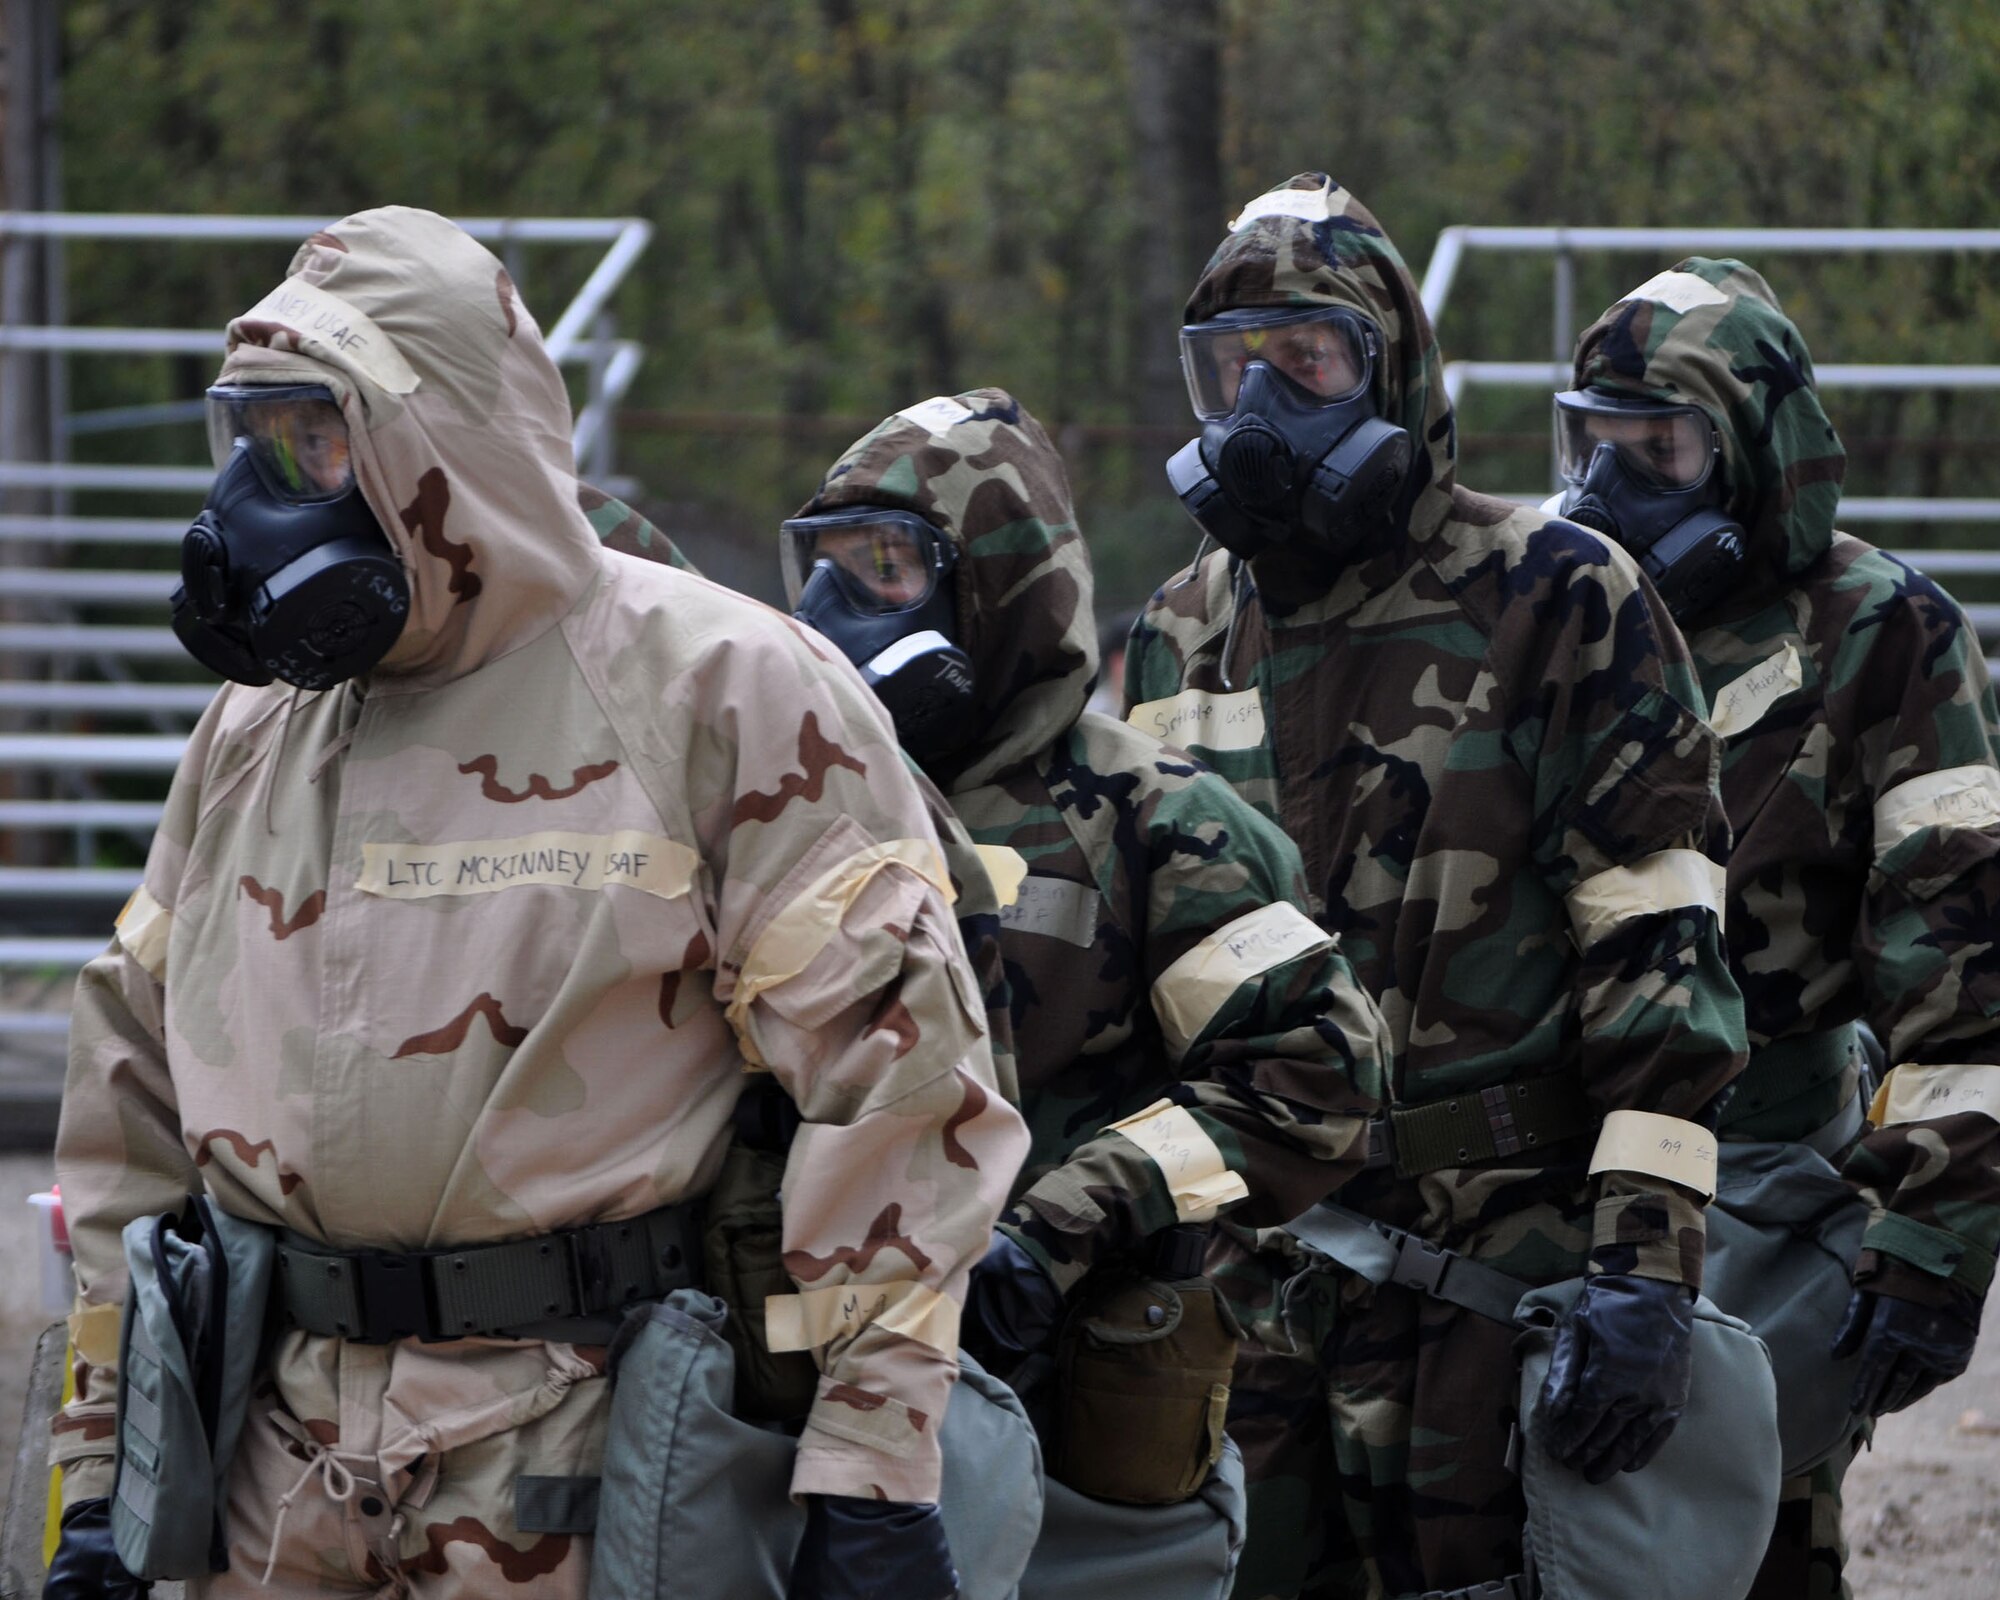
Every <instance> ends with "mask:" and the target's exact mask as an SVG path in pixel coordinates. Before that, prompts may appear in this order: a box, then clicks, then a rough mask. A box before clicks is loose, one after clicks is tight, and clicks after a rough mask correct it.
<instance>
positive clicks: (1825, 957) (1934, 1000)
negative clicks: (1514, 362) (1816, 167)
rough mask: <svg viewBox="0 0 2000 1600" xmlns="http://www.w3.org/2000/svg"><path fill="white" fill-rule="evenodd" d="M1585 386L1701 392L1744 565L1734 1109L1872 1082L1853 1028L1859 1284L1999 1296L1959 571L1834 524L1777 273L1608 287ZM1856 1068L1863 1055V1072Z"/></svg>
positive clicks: (1984, 776)
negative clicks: (1830, 1040) (1918, 566)
mask: <svg viewBox="0 0 2000 1600" xmlns="http://www.w3.org/2000/svg"><path fill="white" fill-rule="evenodd" d="M1576 382H1577V384H1578V385H1579V386H1585V385H1588V386H1593V387H1597V388H1601V389H1605V390H1608V391H1610V392H1613V393H1622V394H1628V395H1639V396H1644V397H1647V398H1650V399H1657V400H1671V401H1674V402H1676V403H1683V404H1693V405H1697V406H1699V407H1701V408H1702V410H1703V411H1704V412H1706V413H1707V414H1708V416H1709V418H1710V420H1711V421H1712V422H1713V423H1714V426H1715V429H1716V432H1717V434H1718V436H1719V438H1720V441H1721V446H1722V454H1723V460H1722V470H1723V471H1724V473H1725V474H1726V481H1727V484H1728V489H1729V504H1730V507H1731V509H1732V511H1733V512H1734V513H1735V515H1736V516H1737V517H1738V518H1739V519H1740V520H1741V521H1742V523H1743V526H1744V528H1745V530H1746V533H1747V535H1748V548H1749V553H1750V565H1751V578H1750V581H1749V582H1748V583H1747V584H1746V585H1744V586H1743V588H1742V589H1741V590H1740V591H1739V595H1738V598H1737V599H1735V600H1734V601H1732V602H1731V603H1729V604H1728V605H1727V606H1726V607H1725V608H1723V609H1722V610H1721V611H1720V612H1719V613H1718V614H1717V615H1715V616H1713V617H1710V618H1704V619H1702V620H1701V622H1700V623H1699V624H1698V625H1697V626H1696V627H1695V628H1694V629H1692V630H1691V631H1690V633H1689V635H1688V642H1689V644H1690V646H1691V647H1692V648H1693V651H1694V656H1695V663H1696V665H1697V667H1698V668H1699V669H1700V672H1701V676H1702V683H1703V687H1704V688H1705V689H1706V690H1707V691H1708V699H1709V704H1710V705H1711V706H1712V707H1713V715H1712V718H1711V720H1712V722H1713V723H1714V726H1715V729H1716V732H1717V733H1718V734H1719V735H1720V736H1721V738H1722V741H1723V758H1722V794H1723V801H1724V803H1725V804H1726V805H1727V807H1728V810H1729V821H1730V826H1731V828H1732V829H1733V831H1734V833H1735V848H1734V851H1733V853H1732V855H1731V856H1730V861H1729V903H1728V911H1727V916H1726V930H1727V935H1728V940H1729V955H1730V964H1731V966H1732V968H1733V969H1734V971H1735V974H1736V980H1737V983H1738V984H1739V985H1740V986H1741V988H1742V991H1743V1003H1744V1009H1745V1013H1746V1016H1747V1020H1748V1024H1749V1035H1750V1043H1751V1050H1752V1054H1751V1059H1750V1066H1749V1068H1748V1070H1747V1071H1746V1072H1745V1073H1744V1076H1743V1079H1742V1081H1741V1082H1740V1083H1739V1084H1738V1086H1737V1089H1736V1092H1735V1094H1734V1096H1733V1097H1732V1099H1731V1100H1730V1102H1729V1104H1728V1105H1727V1107H1726V1108H1725V1111H1724V1114H1723V1126H1724V1129H1725V1131H1727V1132H1730V1133H1734V1134H1738V1135H1740V1136H1743V1137H1753V1138H1767V1139H1788V1138H1799V1137H1802V1136H1804V1135H1806V1134H1808V1133H1810V1132H1812V1131H1814V1130H1815V1129H1816V1128H1818V1127H1819V1126H1820V1125H1821V1124H1823V1123H1825V1122H1827V1121H1828V1120H1829V1119H1830V1118H1831V1117H1832V1116H1833V1115H1834V1113H1835V1112H1836V1111H1838V1110H1839V1109H1840V1107H1841V1105H1842V1104H1843V1103H1844V1102H1845V1100H1846V1098H1847V1097H1849V1096H1851V1095H1852V1093H1853V1092H1854V1081H1853V1080H1854V1073H1853V1071H1852V1069H1851V1067H1847V1064H1846V1059H1845V1053H1844V1052H1842V1051H1841V1050H1839V1049H1838V1048H1835V1049H1832V1050H1829V1049H1827V1048H1825V1047H1824V1044H1823V1042H1822V1041H1824V1040H1825V1039H1826V1038H1827V1037H1828V1036H1829V1035H1830V1034H1832V1035H1834V1036H1835V1037H1837V1034H1836V1032H1835V1030H1839V1029H1842V1028H1844V1026H1845V1025H1846V1024H1847V1023H1849V1022H1851V1021H1853V1020H1854V1019H1855V1018H1857V1017H1858V1018H1860V1019H1861V1020H1863V1021H1865V1022H1867V1023H1869V1024H1870V1025H1871V1026H1872V1027H1873V1028H1874V1029H1875V1031H1876V1033H1877V1034H1878V1035H1879V1036H1880V1038H1881V1039H1882V1041H1883V1044H1884V1045H1885V1046H1886V1048H1887V1050H1888V1058H1889V1061H1890V1062H1891V1063H1892V1064H1896V1070H1895V1071H1894V1072H1893V1073H1892V1074H1891V1075H1890V1078H1889V1081H1888V1083H1887V1085H1886V1086H1885V1087H1884V1089H1883V1092H1882V1093H1881V1095H1880V1096H1879V1097H1878V1098H1877V1100H1876V1103H1875V1106H1874V1108H1873V1120H1874V1122H1875V1124H1876V1126H1875V1128H1874V1129H1873V1130H1872V1131H1871V1132H1869V1134H1868V1135H1867V1137H1866V1138H1865V1139H1864V1140H1863V1141H1862V1143H1861V1145H1860V1146H1859V1147H1858V1148H1857V1149H1856V1150H1855V1151H1854V1153H1853V1154H1852V1156H1851V1157H1850V1158H1849V1160H1848V1163H1847V1172H1848V1175H1849V1176H1850V1177H1851V1178H1852V1179H1853V1180H1854V1181H1855V1182H1856V1183H1858V1184H1859V1185H1860V1186H1861V1187H1862V1189H1863V1190H1864V1192H1866V1193H1867V1195H1868V1197H1869V1199H1870V1200H1871V1202H1872V1203H1873V1204H1874V1206H1875V1207H1876V1214H1875V1217H1874V1220H1873V1222H1872V1223H1871V1225H1870V1227H1869V1229H1868V1233H1867V1236H1866V1241H1865V1244H1866V1253H1865V1254H1864V1256H1863V1258H1862V1262H1861V1267H1860V1271H1859V1274H1858V1276H1859V1279H1860V1281H1862V1282H1864V1283H1873V1284H1875V1285H1876V1286H1877V1287H1880V1288H1885V1289H1889V1290H1891V1291H1892V1292H1894V1293H1897V1294H1901V1295H1904V1296H1905V1297H1906V1298H1912V1299H1918V1300H1924V1301H1927V1302H1930V1303H1934V1304H1935V1303H1938V1302H1940V1301H1943V1300H1945V1299H1947V1298H1961V1299H1969V1300H1971V1301H1973V1302H1975V1303H1976V1301H1977V1300H1978V1298H1979V1297H1980V1296H1983V1295H1984V1293H1985V1291H1986V1288H1987V1284H1988V1281H1989V1280H1990V1279H1991V1277H1992V1273H1993V1255H1994V1248H1995V1245H1996V1244H1997V1243H2000V924H1996V917H2000V769H1996V766H1995V754H1996V738H1995V729H1994V704H1993V692H1992V689H1991V686H1990V685H1989V683H1988V679H1987V671H1986V663H1985V661H1984V660H1983V659H1982V658H1981V655H1980V651H1979V641H1978V638H1977V636H1976V635H1975V634H1974V632H1973V630H1972V627H1971V625H1970V624H1969V623H1968V622H1967V621H1966V618H1965V615H1964V613H1963V612H1961V611H1960V610H1959V609H1958V607H1957V606H1956V605H1955V604H1954V603H1953V602H1952V601H1951V599H1950V598H1949V597H1948V596H1947V595H1946V594H1945V593H1944V592H1943V591H1942V590H1941V589H1939V588H1938V586H1937V585H1936V584H1934V583H1932V582H1931V581H1930V580H1929V579H1928V578H1926V577H1924V576H1923V574H1921V573H1919V572H1917V571H1915V570H1913V569H1912V568H1910V567H1909V566H1906V565H1905V564H1904V563H1903V562H1901V561H1898V560H1896V559H1895V557H1893V556H1889V555H1885V554H1884V553H1883V552H1882V551H1880V550H1877V549H1874V548H1873V547H1872V546H1870V545H1867V544H1864V543H1863V542H1862V541H1861V540H1859V539H1855V538H1851V537H1849V536H1848V535H1847V534H1844V533H1839V532H1836V531H1835V530H1834V526H1833V521H1834V513H1835V508H1836V506H1837V504H1838V501H1839V498H1840V484H1841V478H1842V475H1843V472H1844V470H1845V466H1846V454H1845V452H1844V451H1843V450H1842V449H1841V445H1840V440H1839V438H1838V436H1837V435H1836V434H1835V433H1834V430H1833V427H1832V425H1831V424H1830V423H1829V422H1828V420H1827V416H1826V413H1825V411H1824V410H1822V409H1821V406H1820V401H1819V395H1818V392H1817V390H1816V389H1815V387H1814V384H1813V372H1812V359H1811V357H1810V356H1809V355H1808V354H1807V352H1806V347H1805V343H1804V341H1803V340H1802V339H1801V338H1800V336H1799V332H1798V329H1797V328H1796V327H1794V326H1793V325H1792V323H1791V321H1790V320H1789V319H1788V318H1787V317H1786V316H1785V315H1784V313H1783V312H1782V311H1781V310H1780V309H1779V307H1778V303H1777V300H1776V298H1775V297H1774V296H1773V295H1772V293H1771V291H1770V288H1769V287H1768V286H1767V285H1766V284H1765V282H1764V280H1763V279H1762V278H1761V277H1759V276H1758V275H1757V274H1756V273H1755V272H1753V271H1751V270H1750V268H1748V267H1746V266H1744V265H1743V264H1742V263H1741V262H1737V261H1709V260H1701V259H1694V260H1688V261H1683V262H1681V263H1680V264H1679V265H1678V266H1676V267H1674V268H1673V269H1672V270H1670V271H1668V272H1663V273H1661V274H1660V275H1659V276H1657V277H1655V278H1653V279H1652V280H1651V281H1649V282H1648V283H1646V284H1643V285H1641V286H1640V287H1639V288H1638V289H1636V290H1634V291H1633V292H1632V293H1631V294H1629V295H1627V296H1626V297H1625V298H1624V299H1622V300H1621V301H1619V302H1618V304H1616V305H1614V306H1613V307H1612V308H1611V309H1610V310H1609V311H1607V312H1606V313H1605V314H1604V316H1603V317H1602V318H1601V319H1599V320H1598V321H1597V322H1596V323H1595V324H1593V325H1592V326H1591V327H1590V328H1589V329H1588V330H1587V331H1586V332H1585V333H1584V336H1583V339H1582V340H1581V342H1580V343H1579V345H1578V347H1577V362H1576ZM1843 1069H1845V1070H1843Z"/></svg>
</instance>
